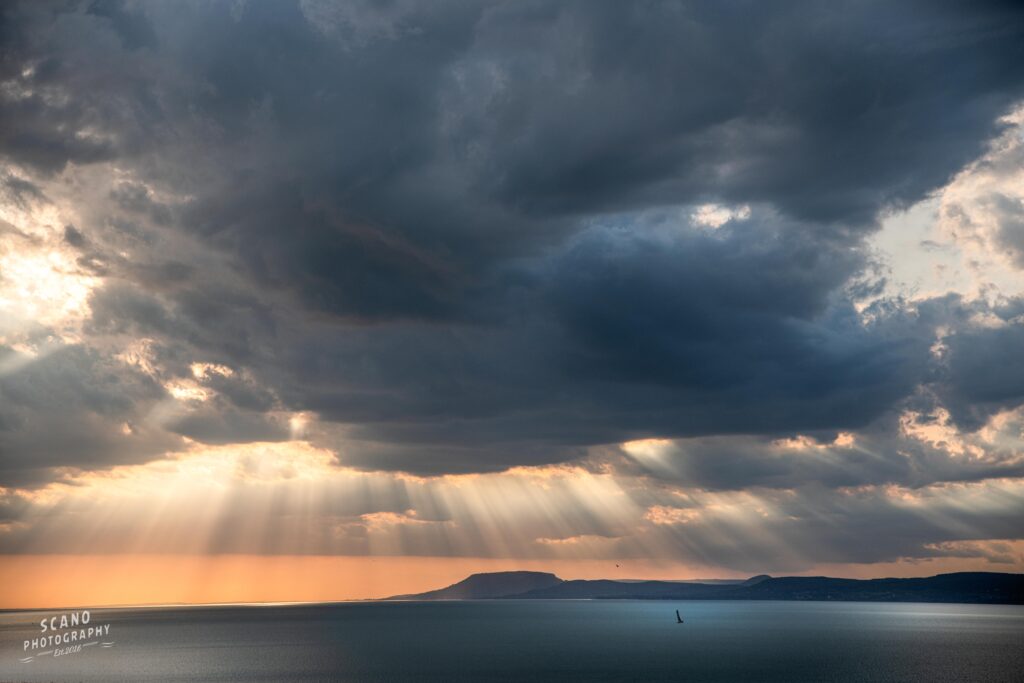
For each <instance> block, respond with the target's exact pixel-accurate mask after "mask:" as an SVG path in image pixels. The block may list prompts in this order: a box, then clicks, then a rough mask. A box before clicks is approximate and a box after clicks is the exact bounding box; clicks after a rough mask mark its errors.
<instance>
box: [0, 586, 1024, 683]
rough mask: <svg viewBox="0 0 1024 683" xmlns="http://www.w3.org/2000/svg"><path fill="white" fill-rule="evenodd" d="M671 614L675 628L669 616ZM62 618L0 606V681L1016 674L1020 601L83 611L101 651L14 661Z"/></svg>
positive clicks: (1020, 668)
mask: <svg viewBox="0 0 1024 683" xmlns="http://www.w3.org/2000/svg"><path fill="white" fill-rule="evenodd" d="M677 607H678V608H680V610H681V611H682V613H683V616H684V618H685V620H686V623H685V624H682V625H678V624H676V623H675V609H676V608H677ZM59 613H60V612H59V611H47V612H7V613H0V681H104V682H106V681H132V682H137V683H142V682H145V681H273V682H275V683H284V682H287V681H381V682H384V681H387V682H388V683H392V682H402V681H445V682H448V681H524V680H529V681H688V682H696V681H743V682H751V681H787V682H794V681H871V682H872V683H879V682H885V681H900V682H905V681H910V682H914V681H920V682H922V683H926V682H927V683H940V682H942V681H957V682H961V681H986V682H992V683H998V682H999V681H1007V682H1010V681H1013V682H1014V683H1018V682H1019V681H1021V680H1024V607H1013V606H1000V605H995V606H985V605H935V604H883V603H822V602H714V601H708V602H681V603H671V602H655V601H636V602H633V601H622V602H620V601H579V602H574V601H573V602H568V601H562V602H554V601H552V602H546V601H545V602H531V601H486V602H463V603H457V602H451V603H342V604H331V605H296V606H264V607H201V608H200V607H181V608H146V609H120V610H92V612H91V623H92V624H95V625H100V624H104V623H109V624H110V633H109V635H108V636H106V637H105V638H103V640H104V641H105V642H112V643H113V645H111V646H109V647H106V648H104V647H102V646H99V645H97V646H92V647H88V648H85V649H83V650H82V651H81V652H78V653H74V654H69V655H65V656H63V657H59V658H54V657H53V656H52V655H50V656H43V657H37V658H36V659H34V660H33V661H32V662H30V663H24V664H23V663H21V662H20V661H19V659H20V658H21V657H22V656H23V648H22V643H23V640H24V639H25V638H33V637H38V635H39V631H40V627H39V620H40V619H41V618H43V617H48V616H50V615H53V614H59Z"/></svg>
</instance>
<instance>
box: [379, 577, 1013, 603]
mask: <svg viewBox="0 0 1024 683" xmlns="http://www.w3.org/2000/svg"><path fill="white" fill-rule="evenodd" d="M494 598H504V599H519V600H571V599H575V600H582V599H589V600H614V599H619V600H627V599H628V600H844V601H859V602H964V603H992V604H996V603H1001V604H1015V605H1020V604H1024V574H999V573H994V572H960V573H956V574H939V575H938V576H930V577H927V578H919V579H835V578H831V577H827V576H785V577H779V578H773V577H771V576H768V575H765V574H761V575H758V576H754V577H751V578H750V579H747V580H746V581H743V582H742V583H682V582H676V581H612V580H609V579H598V580H590V581H584V580H577V581H563V580H562V579H560V578H558V577H557V576H555V575H554V574H546V573H542V572H496V573H493V574H473V575H472V576H470V577H469V578H467V579H465V580H463V581H460V582H459V583H456V584H453V585H451V586H448V587H447V588H442V589H440V590H435V591H430V592H427V593H418V594H414V595H397V596H394V597H392V598H388V599H389V600H480V599H494Z"/></svg>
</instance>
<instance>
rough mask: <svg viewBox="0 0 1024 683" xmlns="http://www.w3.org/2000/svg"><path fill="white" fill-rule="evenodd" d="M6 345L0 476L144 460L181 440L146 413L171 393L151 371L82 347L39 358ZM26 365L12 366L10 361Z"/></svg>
mask: <svg viewBox="0 0 1024 683" xmlns="http://www.w3.org/2000/svg"><path fill="white" fill-rule="evenodd" d="M17 355H18V354H17V353H16V352H15V351H13V350H11V349H9V348H6V347H3V346H0V362H4V364H5V365H6V366H7V367H4V369H3V372H2V373H0V454H2V455H3V457H2V458H0V483H2V484H3V485H10V484H20V485H25V484H32V483H38V482H40V481H44V480H45V479H47V478H48V475H46V474H45V471H46V468H49V467H60V466H73V467H82V468H93V467H100V468H102V467H107V466H109V465H110V464H113V463H118V462H145V461H146V460H149V459H150V458H152V457H154V456H157V455H159V454H160V453H163V452H165V451H167V450H169V449H175V448H178V447H179V446H180V441H179V439H177V438H176V437H174V436H173V435H171V434H167V433H166V432H165V431H164V430H162V429H160V428H158V427H154V426H153V425H151V424H150V421H149V420H148V419H147V416H148V414H149V412H150V410H152V409H153V408H154V407H155V406H156V404H157V403H158V402H160V401H161V400H163V399H165V398H167V395H166V393H165V392H164V390H163V388H162V387H161V386H160V385H159V384H157V383H156V382H154V381H153V380H152V378H150V377H148V376H147V375H145V374H143V373H141V372H138V371H137V370H134V369H132V368H130V367H127V366H125V365H124V364H122V363H120V362H119V361H116V360H113V359H109V358H104V357H102V356H101V355H99V354H98V353H97V352H96V351H94V350H93V349H90V348H87V347H82V346H64V347H60V348H56V349H55V350H53V351H52V352H51V353H49V354H48V355H45V356H43V357H41V358H35V359H21V360H19V359H18V358H17ZM15 363H17V364H19V365H23V367H11V365H12V364H15Z"/></svg>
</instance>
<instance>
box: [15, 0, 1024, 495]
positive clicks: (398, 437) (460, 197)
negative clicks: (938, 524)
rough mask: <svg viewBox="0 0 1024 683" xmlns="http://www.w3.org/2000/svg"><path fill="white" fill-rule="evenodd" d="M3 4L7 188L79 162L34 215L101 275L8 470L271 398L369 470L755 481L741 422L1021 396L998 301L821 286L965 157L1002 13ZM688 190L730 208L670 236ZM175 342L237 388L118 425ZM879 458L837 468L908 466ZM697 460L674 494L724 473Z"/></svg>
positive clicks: (857, 281)
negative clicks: (877, 296) (603, 452)
mask: <svg viewBox="0 0 1024 683" xmlns="http://www.w3.org/2000/svg"><path fill="white" fill-rule="evenodd" d="M0 16H2V19H0V36H2V45H3V49H2V52H0V80H2V81H3V83H4V90H3V93H2V97H0V131H2V132H0V154H2V155H3V158H4V159H5V160H6V161H7V162H8V163H10V164H12V165H13V166H14V167H16V168H17V169H19V170H18V175H17V176H11V178H10V179H9V180H8V181H7V188H8V192H9V194H10V193H15V194H18V196H19V197H22V198H23V199H22V201H26V202H37V203H40V204H44V203H45V202H47V201H49V199H47V196H48V195H47V192H46V188H47V187H48V186H50V185H52V184H59V183H61V178H66V177H67V176H68V174H69V173H71V172H72V171H75V170H78V171H81V172H88V171H89V170H90V169H94V170H95V169H108V171H109V173H108V179H109V189H104V190H103V191H102V192H95V193H92V194H89V193H85V195H84V197H85V200H84V201H83V204H82V206H80V207H78V212H79V214H80V215H81V216H82V217H83V218H82V221H81V224H76V225H74V226H68V227H67V228H66V229H65V232H64V240H65V242H66V244H67V246H68V248H69V249H73V250H75V252H76V254H77V255H78V264H79V266H80V267H81V268H82V270H83V272H87V273H90V274H92V275H95V276H97V277H98V278H100V284H99V285H98V287H97V288H96V289H95V290H94V291H93V293H92V296H91V299H90V312H91V313H90V316H91V317H90V319H89V320H88V321H87V322H86V324H85V326H84V334H85V338H84V339H83V340H82V342H81V344H80V345H78V346H75V347H71V348H68V349H65V350H63V351H61V352H59V353H56V354H54V355H53V356H52V357H48V358H46V359H44V360H41V361H39V362H38V363H37V364H36V366H33V367H32V369H31V370H23V371H19V372H18V373H15V374H11V375H10V376H4V377H3V378H0V399H2V400H3V404H0V447H2V449H3V455H4V458H3V470H2V472H3V475H2V476H3V477H5V480H6V481H7V482H14V481H19V480H22V479H24V478H28V475H27V474H26V470H33V471H34V470H37V469H38V468H41V467H48V466H55V465H78V466H89V467H91V466H99V465H101V464H102V463H104V462H106V463H113V462H124V461H133V460H137V459H140V458H145V457H148V456H149V454H152V453H155V452H158V451H160V450H165V449H167V448H173V447H176V445H175V444H177V443H180V441H179V440H180V438H181V437H188V438H189V439H193V440H197V441H200V442H205V443H231V442H236V441H237V442H245V441H255V440H275V439H283V438H287V436H288V429H287V426H286V425H285V424H284V423H283V422H282V419H283V418H281V417H280V414H283V413H285V412H289V411H310V412H312V413H315V414H316V415H317V416H318V417H319V425H320V427H319V428H318V434H317V438H319V439H320V440H322V442H324V443H328V444H331V445H334V446H336V447H337V448H339V457H340V459H341V461H342V462H344V463H348V464H352V465H356V466H359V467H363V468H367V469H395V470H406V471H413V472H419V473H442V472H464V471H490V470H501V469H504V468H507V467H509V466H513V465H518V464H536V463H545V462H557V461H563V460H568V459H572V458H577V457H580V456H581V455H583V454H584V453H586V452H587V449H588V448H589V447H592V446H595V445H601V444H609V443H616V442H621V441H626V440H629V439H635V438H641V437H665V438H668V437H671V438H691V437H692V438H726V437H727V436H728V435H733V436H737V437H738V440H737V441H736V442H735V443H736V446H735V448H733V449H732V450H730V453H731V455H730V456H728V457H731V458H734V459H738V460H737V462H735V465H734V466H730V469H734V470H735V471H737V472H749V473H750V477H751V478H750V481H751V483H757V482H760V481H762V480H763V478H764V477H760V478H759V477H758V476H755V474H756V472H757V467H755V465H754V463H755V462H756V463H758V464H759V466H766V465H764V461H763V460H762V459H759V458H758V457H756V456H754V455H753V454H752V453H753V451H752V450H750V449H748V448H747V447H746V446H745V445H744V444H747V443H748V441H746V440H747V439H753V440H754V441H757V442H759V443H760V442H763V440H765V439H771V438H775V437H783V436H787V435H792V434H795V433H810V434H814V435H816V436H817V437H818V438H822V439H825V440H828V439H830V438H832V437H834V435H835V434H836V433H837V432H838V431H841V430H875V431H876V432H877V431H878V430H882V431H886V430H888V431H887V432H886V433H888V434H890V436H891V432H892V430H891V425H892V420H893V419H894V417H893V415H894V411H897V410H900V409H902V408H905V407H907V406H914V407H915V409H917V410H918V411H919V412H922V413H925V414H927V413H929V411H933V410H935V409H936V408H937V407H938V406H940V405H941V406H945V407H946V408H947V409H948V410H949V411H950V414H951V416H952V419H953V421H954V422H955V424H956V425H958V426H960V427H962V428H964V429H969V430H970V429H977V428H978V427H980V426H981V425H983V424H984V422H985V420H986V419H987V418H988V417H990V416H991V415H992V414H994V413H995V412H997V411H999V410H1003V409H1007V408H1013V407H1016V406H1018V405H1020V403H1021V402H1022V401H1024V376H1022V375H1021V372H1020V368H1019V363H1018V362H1017V361H1016V357H1017V355H1018V354H1016V349H1017V348H1019V346H1020V344H1019V342H1020V341H1022V339H1024V337H1022V335H1024V331H1022V330H1024V328H1022V323H1021V318H1020V316H1019V315H1016V316H1015V315H1011V314H1009V313H1007V312H1006V311H1008V310H1010V309H1012V308H1013V306H1018V307H1019V306H1020V304H1019V303H1018V302H1009V303H1007V302H1004V304H1003V305H1004V308H1005V310H1003V309H1000V310H998V311H995V312H994V313H993V312H992V311H983V312H984V313H986V314H990V313H991V314H993V315H997V316H1001V320H1002V321H1003V324H1002V326H1000V327H991V326H979V325H977V324H975V323H974V322H972V320H973V319H974V318H972V316H976V314H978V313H979V310H978V309H977V307H978V306H979V305H980V304H976V303H967V302H963V301H960V300H959V299H955V298H946V299H936V300H933V301H929V302H923V303H920V302H919V303H918V304H915V305H913V306H911V305H908V304H907V303H906V302H903V301H899V300H881V301H878V302H876V303H875V304H874V306H873V308H872V309H870V310H869V311H868V312H867V313H868V314H869V315H865V314H864V312H863V311H859V310H858V309H857V308H856V306H855V303H856V300H857V299H859V298H860V297H861V296H863V295H864V293H865V292H866V291H870V290H872V288H873V289H874V290H877V289H878V287H879V286H880V283H879V282H878V281H877V279H872V277H871V276H870V274H871V272H872V267H873V263H872V259H871V256H870V253H869V251H868V249H867V247H866V245H865V240H866V238H867V237H868V236H870V234H871V233H872V232H873V231H874V230H875V229H876V228H877V221H878V219H879V216H880V215H881V214H882V213H884V212H885V211H888V210H892V209H898V208H900V207H904V206H907V205H909V204H912V203H914V202H916V201H918V200H920V199H922V198H924V197H926V196H927V195H928V193H929V192H932V191H934V190H935V189H936V188H938V187H940V186H942V185H943V184H944V183H945V182H947V181H948V180H949V178H950V177H951V176H952V175H953V174H955V173H956V172H957V171H959V170H960V169H961V168H963V167H964V165H965V164H967V163H968V162H969V161H971V160H972V159H975V158H977V157H978V156H979V155H980V154H981V153H982V151H983V150H984V148H985V144H986V143H987V141H988V140H990V139H991V138H992V137H993V136H994V135H996V134H997V133H998V131H999V124H998V123H997V121H998V119H999V117H1000V116H1001V115H1003V114H1005V113H1006V112H1007V111H1008V110H1009V108H1010V107H1011V106H1012V105H1013V104H1014V103H1015V102H1017V101H1019V100H1020V99H1021V97H1024V70H1022V69H1021V67H1020V64H1022V63H1024V13H1022V12H1021V9H1020V8H1019V7H1017V6H1015V5H1014V4H1013V3H945V4H941V5H936V4H935V3H899V4H894V3H886V2H856V3H848V4H846V5H844V10H843V11H842V12H837V11H835V8H832V7H826V6H822V5H820V4H816V3H803V2H792V3H759V2H749V3H744V2H739V3H725V4H722V3H714V4H709V3H700V4H696V3H694V4H690V3H672V2H664V3H640V4H636V3H618V2H579V3H573V2H566V3H555V4H551V3H530V2H524V3H461V2H452V3H406V2H397V3H390V4H386V5H375V4H367V5H365V6H364V5H362V4H346V5H344V6H333V5H329V4H326V3H325V4H321V3H314V2H308V3H300V4H291V3H284V2H280V3H241V4H239V3H235V4H229V3H204V2H196V3H188V4H182V3H145V4H132V3H126V4H120V3H115V2H91V3H84V4H75V3H70V4H66V3H61V4H49V3H24V4H8V5H5V7H4V9H3V11H2V15H0ZM115 169H116V173H115ZM19 183H20V184H19ZM11 196H14V194H11ZM708 202H715V203H719V204H723V205H728V206H739V205H748V206H749V207H750V214H749V217H746V214H744V216H743V217H739V216H734V217H733V219H732V220H728V221H726V222H725V223H724V224H723V225H721V226H720V227H718V228H717V229H716V228H712V227H709V226H707V225H702V224H701V223H700V222H699V221H694V220H693V219H692V218H691V214H692V212H693V211H694V209H695V207H697V206H698V205H701V204H704V203H708ZM940 328H941V329H942V330H943V334H945V335H946V337H945V340H944V344H945V348H946V353H945V354H942V355H939V354H936V353H934V349H933V346H934V344H935V342H936V338H937V337H936V335H937V331H938V330H939V329H940ZM133 339H134V340H138V339H146V340H148V341H147V343H148V344H149V346H148V347H147V349H148V353H149V354H150V356H149V357H147V363H149V370H148V372H147V373H142V372H140V371H139V370H138V369H137V368H135V367H134V366H131V365H123V367H122V368H121V369H120V370H119V371H118V372H119V373H120V374H117V379H116V382H117V383H118V384H116V386H117V387H118V388H116V389H114V388H110V387H111V386H112V385H113V384H112V383H114V380H113V379H110V378H111V377H113V375H110V374H97V373H99V372H100V370H98V369H97V368H99V367H103V368H104V369H103V371H102V372H106V373H113V372H115V370H111V369H110V368H108V367H105V366H103V365H102V364H103V358H104V354H105V353H106V354H112V353H113V351H112V349H114V348H115V347H117V346H118V345H121V344H124V343H127V342H128V341H130V340H133ZM196 362H204V363H217V364H221V365H223V366H225V367H227V368H230V369H232V370H233V374H230V375H228V374H224V373H207V374H206V375H203V376H202V377H199V378H197V381H198V382H199V383H200V384H201V385H203V387H204V388H205V389H206V390H207V391H208V392H209V393H210V395H211V396H213V398H212V399H210V400H208V401H205V402H204V403H203V404H202V405H201V406H193V407H192V409H190V410H189V411H186V412H184V413H181V414H175V415H173V416H170V417H167V418H165V419H163V420H162V421H161V422H160V424H161V428H160V429H159V430H157V431H154V432H153V433H149V432H145V433H144V432H143V431H141V430H136V429H135V428H133V427H132V426H131V425H133V424H135V423H136V422H137V423H139V424H145V423H146V420H145V419H144V418H145V416H146V415H150V416H151V415H152V414H153V410H154V409H155V408H154V406H158V405H159V404H160V402H161V401H166V400H167V398H168V397H167V394H166V389H165V385H166V384H167V383H169V382H173V381H174V380H175V379H180V378H188V379H192V375H193V374H194V373H193V372H192V371H191V370H190V368H191V364H192V363H196ZM108 380H110V381H108ZM48 387H53V388H48ZM43 415H49V416H51V417H52V419H50V418H44V417H41V416H43ZM62 416H66V419H65V418H64V417H62ZM886 421H888V422H886ZM124 424H128V427H127V428H125V427H123V425H124ZM879 425H889V426H879ZM94 428H95V430H96V433H95V434H94V431H93V430H94ZM154 429H155V428H154ZM99 433H102V434H103V436H102V437H100V436H99V435H98V434H99ZM871 433H874V432H871ZM44 437H45V438H44ZM139 440H141V442H140V441H139ZM882 440H883V441H884V439H882ZM709 443H712V444H713V443H716V442H714V441H711V442H709ZM886 443H889V442H886ZM886 448H888V446H886ZM754 450H756V449H754ZM881 450H883V451H884V450H885V448H882V449H881ZM922 457H923V456H922ZM877 460H878V462H877V466H878V470H877V472H876V473H872V474H864V475H863V477H861V478H863V479H864V480H866V481H883V480H886V479H887V478H891V479H895V480H900V481H912V480H913V477H911V476H909V475H907V474H906V472H905V471H904V469H903V468H902V466H899V465H896V464H894V463H893V462H891V461H887V460H885V458H884V457H882V456H880V457H879V458H878V459H877ZM865 466H866V465H865ZM772 468H774V470H773V471H774V474H771V473H769V474H771V476H773V477H777V478H778V479H779V480H780V481H781V480H784V479H785V478H786V477H788V476H791V475H792V476H794V477H797V478H799V477H805V476H808V474H809V475H810V476H812V477H813V476H820V477H821V478H823V479H829V480H831V478H832V477H831V476H830V475H829V474H828V473H826V472H820V473H818V474H814V473H813V472H811V473H807V472H801V473H792V472H791V471H790V466H789V465H788V464H784V463H782V464H775V465H772ZM976 469H977V468H974V469H971V468H968V471H965V472H964V473H963V477H964V478H966V479H975V478H978V477H979V476H980V475H979V474H978V473H977V471H976ZM993 471H994V472H1002V471H1003V470H1001V469H999V468H998V467H996V468H995V469H994V470H993ZM769 474H765V475H764V476H769ZM717 476H718V475H717V474H716V472H715V471H714V467H712V468H711V469H710V470H708V471H706V472H705V473H704V474H703V475H702V479H703V480H707V482H708V483H709V485H710V486H711V487H718V486H722V487H728V486H730V485H732V484H728V483H726V482H719V480H718V479H717V478H716V477H717ZM957 476H958V475H957V474H955V473H945V474H936V475H934V476H932V475H929V476H927V477H924V478H925V479H928V478H931V479H932V480H937V481H946V480H956V479H957ZM739 479H740V480H741V481H742V480H743V479H744V478H743V477H740V478H739ZM852 479H853V480H856V479H858V477H852ZM840 480H841V481H843V482H846V479H843V478H842V477H840V478H838V479H837V483H839V481H840ZM716 482H717V483H716Z"/></svg>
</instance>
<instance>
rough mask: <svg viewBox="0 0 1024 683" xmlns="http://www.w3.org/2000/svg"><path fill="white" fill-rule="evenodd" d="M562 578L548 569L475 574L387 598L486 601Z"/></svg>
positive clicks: (520, 592) (550, 583)
mask: <svg viewBox="0 0 1024 683" xmlns="http://www.w3.org/2000/svg"><path fill="white" fill-rule="evenodd" d="M561 583H562V580H561V579H560V578H558V577H557V576H555V575H554V574H548V573H545V572H491V573H489V574H473V575H472V576H469V577H467V578H465V579H463V580H462V581H459V582H458V583H454V584H452V585H450V586H448V587H447V588H440V589H438V590H434V591H428V592H426V593H416V594H414V595H395V596H393V597H390V598H387V599H388V600H483V599H488V598H505V597H510V596H514V595H522V594H524V593H528V592H531V591H535V590H543V589H545V588H550V587H552V586H557V585H559V584H561Z"/></svg>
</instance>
